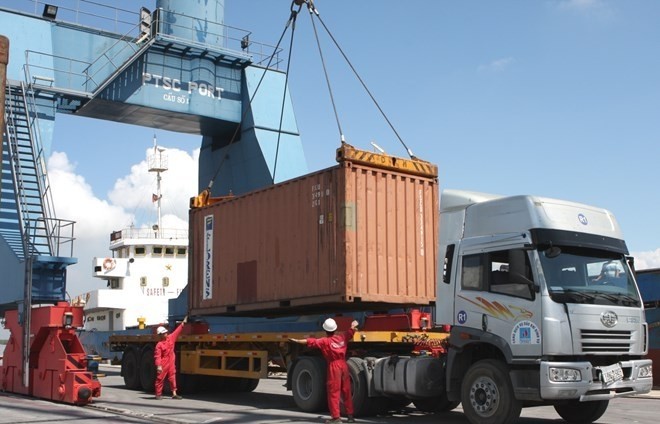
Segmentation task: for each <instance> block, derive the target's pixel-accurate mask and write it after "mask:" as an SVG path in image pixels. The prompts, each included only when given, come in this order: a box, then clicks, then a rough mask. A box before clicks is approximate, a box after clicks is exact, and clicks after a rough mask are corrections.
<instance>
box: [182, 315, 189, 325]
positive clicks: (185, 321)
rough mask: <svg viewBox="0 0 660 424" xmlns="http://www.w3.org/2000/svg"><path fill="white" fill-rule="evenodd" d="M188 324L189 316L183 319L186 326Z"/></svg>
mask: <svg viewBox="0 0 660 424" xmlns="http://www.w3.org/2000/svg"><path fill="white" fill-rule="evenodd" d="M187 322H188V315H186V317H185V318H184V319H183V323H184V324H186V323H187Z"/></svg>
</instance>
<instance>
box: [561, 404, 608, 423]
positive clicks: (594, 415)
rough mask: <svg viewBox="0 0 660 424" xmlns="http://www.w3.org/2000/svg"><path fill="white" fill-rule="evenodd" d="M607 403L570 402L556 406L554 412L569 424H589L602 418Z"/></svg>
mask: <svg viewBox="0 0 660 424" xmlns="http://www.w3.org/2000/svg"><path fill="white" fill-rule="evenodd" d="M609 403H610V401H608V400H595V401H591V402H580V401H577V400H571V401H568V402H562V403H558V404H556V405H555V411H557V413H558V414H559V416H560V417H562V418H563V419H564V420H565V421H566V422H569V423H571V424H589V423H592V422H594V421H596V420H597V419H598V418H600V417H602V416H603V414H604V413H605V411H606V410H607V406H608V404H609Z"/></svg>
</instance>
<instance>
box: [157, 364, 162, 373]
mask: <svg viewBox="0 0 660 424" xmlns="http://www.w3.org/2000/svg"><path fill="white" fill-rule="evenodd" d="M161 372H163V367H161V366H160V365H158V366H157V367H156V374H160V373H161Z"/></svg>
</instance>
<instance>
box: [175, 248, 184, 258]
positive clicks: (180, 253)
mask: <svg viewBox="0 0 660 424" xmlns="http://www.w3.org/2000/svg"><path fill="white" fill-rule="evenodd" d="M176 254H177V255H181V256H186V248H185V247H179V248H177V249H176Z"/></svg>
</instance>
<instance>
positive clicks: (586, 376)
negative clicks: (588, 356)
mask: <svg viewBox="0 0 660 424" xmlns="http://www.w3.org/2000/svg"><path fill="white" fill-rule="evenodd" d="M651 363H652V362H651V360H650V359H638V360H633V361H621V362H619V365H620V366H621V369H622V371H623V378H622V379H620V380H618V381H613V382H611V383H609V384H606V383H605V382H604V381H603V380H604V378H603V377H602V373H601V371H600V368H599V367H594V366H593V365H592V364H591V363H590V362H541V370H540V371H541V398H542V399H547V400H552V399H557V400H562V399H564V400H565V399H577V398H579V399H580V402H587V401H594V400H608V399H613V398H616V397H621V396H631V395H637V394H642V393H648V392H650V391H651V389H652V388H653V375H652V374H651V373H650V372H649V373H648V375H647V376H640V369H642V368H644V367H651ZM551 368H555V369H557V368H559V369H571V370H577V371H580V375H581V380H580V381H552V380H551V379H550V375H551V371H550V370H551Z"/></svg>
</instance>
